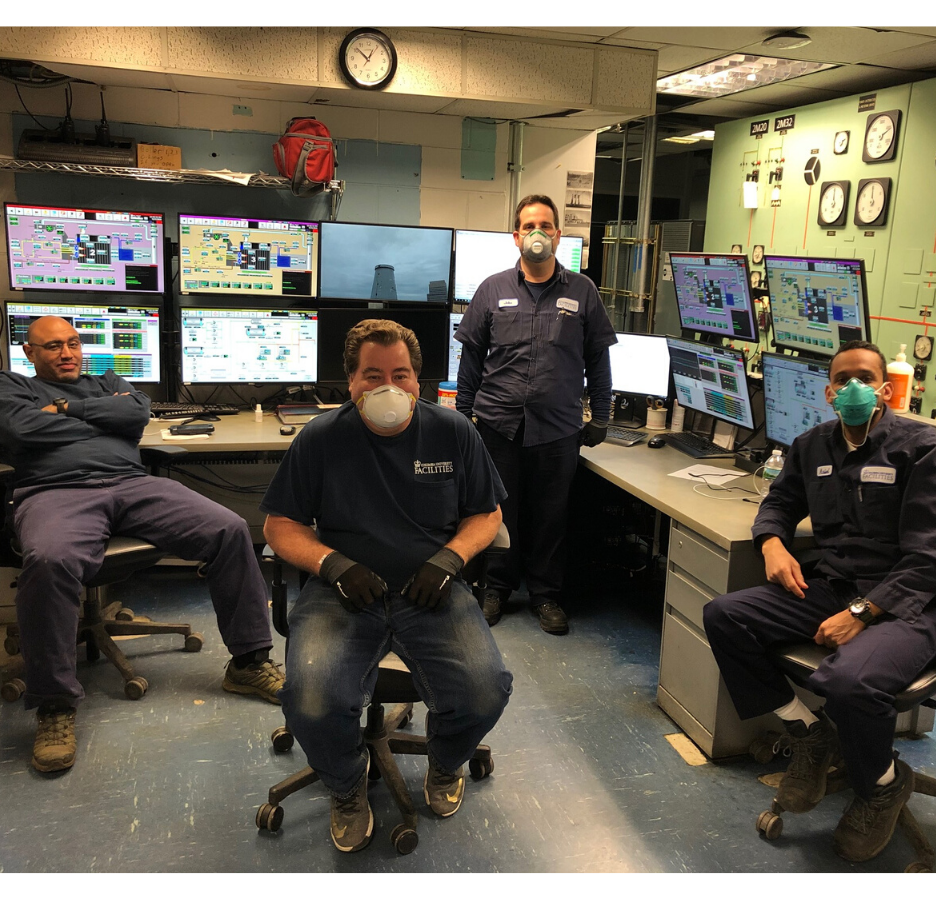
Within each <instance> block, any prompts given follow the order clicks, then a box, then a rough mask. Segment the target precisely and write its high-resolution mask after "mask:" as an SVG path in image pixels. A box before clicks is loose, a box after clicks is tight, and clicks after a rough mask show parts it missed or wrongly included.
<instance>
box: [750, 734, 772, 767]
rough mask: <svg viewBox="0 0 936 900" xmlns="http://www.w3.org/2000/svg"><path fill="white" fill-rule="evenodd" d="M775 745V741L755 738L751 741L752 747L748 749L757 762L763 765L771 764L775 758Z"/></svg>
mask: <svg viewBox="0 0 936 900" xmlns="http://www.w3.org/2000/svg"><path fill="white" fill-rule="evenodd" d="M774 743H775V741H771V740H768V739H766V738H754V740H753V741H751V746H750V747H748V753H750V754H751V757H752V758H753V760H754V761H755V762H759V763H761V765H763V764H765V763H769V762H770V761H771V760H772V759H773V758H774V749H773V748H774Z"/></svg>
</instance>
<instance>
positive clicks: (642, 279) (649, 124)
mask: <svg viewBox="0 0 936 900" xmlns="http://www.w3.org/2000/svg"><path fill="white" fill-rule="evenodd" d="M656 142H657V117H656V116H647V117H646V118H645V119H644V136H643V152H642V160H641V166H640V193H639V195H638V199H637V232H638V235H639V237H640V239H641V241H643V242H644V243H641V244H640V245H639V252H638V257H637V259H638V265H637V280H636V284H635V285H634V291H635V293H637V294H640V295H642V296H640V297H636V298H634V299H633V300H632V301H631V311H632V312H634V313H639V314H640V316H639V320H640V326H641V329H640V330H645V329H646V307H645V306H644V301H643V295H646V294H648V293H649V289H648V288H649V285H648V282H649V279H650V272H651V269H652V266H651V264H650V257H649V254H650V246H649V244H648V243H646V242H647V241H649V240H650V210H651V207H652V204H653V170H654V163H655V162H656ZM636 325H637V322H636V321H635V323H634V326H633V330H635V331H636V330H638V328H637V327H636Z"/></svg>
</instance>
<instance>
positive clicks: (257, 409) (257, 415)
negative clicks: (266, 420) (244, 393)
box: [254, 403, 263, 422]
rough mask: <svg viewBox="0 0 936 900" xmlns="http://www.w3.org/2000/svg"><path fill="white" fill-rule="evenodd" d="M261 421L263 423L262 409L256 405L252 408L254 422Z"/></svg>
mask: <svg viewBox="0 0 936 900" xmlns="http://www.w3.org/2000/svg"><path fill="white" fill-rule="evenodd" d="M262 421H263V407H262V406H261V405H260V404H259V403H258V404H257V405H256V406H255V407H254V422H262Z"/></svg>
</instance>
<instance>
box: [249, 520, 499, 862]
mask: <svg viewBox="0 0 936 900" xmlns="http://www.w3.org/2000/svg"><path fill="white" fill-rule="evenodd" d="M509 547H510V539H509V537H508V535H507V529H506V528H505V527H504V526H503V525H502V526H501V530H500V531H499V532H498V534H497V536H496V537H495V538H494V541H493V543H492V544H491V545H490V547H488V549H487V550H485V551H484V553H482V554H479V556H478V557H476V558H475V560H472V561H471V563H469V565H468V566H466V567H465V572H463V576H464V578H465V581H467V582H468V583H469V584H473V585H475V595H476V596H478V591H477V583H478V581H479V580H483V577H484V570H485V568H486V562H487V559H488V557H489V556H490V555H492V554H495V553H503V552H506V550H507V549H508V548H509ZM263 559H264V561H265V562H267V563H269V564H270V565H271V566H272V567H273V627H274V628H275V629H276V630H277V631H278V632H279V633H280V634H281V635H283V636H284V637H286V638H287V653H286V666H287V669H288V667H289V651H288V647H289V643H288V637H289V626H288V624H287V621H286V615H287V609H286V584H285V582H284V581H283V565H282V561H281V560H280V559H279V557H277V556H276V554H274V553H273V551H272V549H271V548H270V547H269V545H267V546H266V547H264V550H263ZM304 581H305V578H304V577H303V578H301V582H300V585H301V583H304ZM419 702H421V698H420V696H419V694H418V693H417V691H416V687H415V685H414V684H413V677H412V675H411V674H410V671H409V669H408V668H407V667H406V664H405V663H404V662H403V660H402V659H400V657H399V656H397V655H396V654H395V653H392V652H391V653H388V654H387V655H386V656H385V657H384V658H383V659H382V660H381V661H380V665H379V667H378V673H377V685H376V687H375V688H374V695H373V697H372V698H371V702H370V705H369V706H368V707H367V714H366V718H365V725H364V727H363V728H362V729H361V734H362V736H363V738H364V742H365V744H366V745H367V749H368V751H369V752H370V759H371V766H370V771H369V776H368V777H369V778H370V779H371V780H372V781H375V780H377V779H380V778H383V780H384V782H385V783H386V785H387V788H388V789H389V791H390V794H391V796H392V797H393V800H394V802H395V803H396V805H397V808H398V809H399V810H400V814H401V815H402V817H403V821H402V822H401V823H400V824H398V825H395V826H394V828H393V830H392V831H391V832H390V840H391V841H392V842H393V846H394V848H395V849H396V851H397V853H400V854H407V853H412V852H413V850H415V849H416V845H417V844H418V843H419V835H418V833H417V831H416V827H417V824H418V822H419V816H418V815H417V813H416V808H415V807H414V806H413V801H412V798H411V797H410V794H409V790H408V789H407V787H406V783H405V782H404V780H403V776H402V775H401V774H400V769H399V767H398V766H397V764H396V761H395V760H394V758H393V754H394V753H408V754H414V755H419V756H425V755H426V753H427V749H426V738H425V736H423V735H414V734H407V733H406V732H404V731H402V730H401V729H403V728H406V726H407V725H409V724H410V722H411V721H412V720H413V704H415V703H419ZM391 703H392V704H394V705H393V707H392V708H391V709H390V711H389V712H387V711H386V710H385V709H384V707H385V705H386V704H391ZM271 739H272V742H273V749H274V750H276V752H277V753H284V752H286V751H288V750H290V749H291V748H292V746H293V736H292V734H291V733H290V732H289V730H288V729H287V728H286V726H284V725H281V726H280V727H279V728H277V729H276V730H275V731H274V732H273V734H272V736H271ZM468 771H469V772H470V773H471V777H472V778H475V779H481V778H487V776H488V775H490V774H491V773H492V772H493V771H494V760H493V759H492V758H491V748H490V747H488V746H487V745H486V744H480V745H479V746H478V748H477V750H475V752H474V755H473V756H472V758H471V759H470V760H469V761H468ZM318 779H319V776H318V773H317V772H316V771H315V770H314V769H312V768H311V767H309V766H306V768H304V769H303V770H302V771H301V772H297V773H296V774H295V775H291V776H290V777H289V778H286V779H284V780H283V781H281V782H279V784H275V785H274V786H273V787H271V788H270V792H269V797H268V800H267V802H266V803H264V804H262V805H261V806H260V807H259V808H258V809H257V815H256V824H257V828H258V829H260V830H261V831H263V830H264V829H265V830H267V831H279V829H280V826H281V825H282V824H283V815H284V812H283V807H282V806H280V803H281V802H282V801H283V800H284V799H285V798H286V797H288V796H289V795H290V794H294V793H295V792H296V791H298V790H301V789H302V788H304V787H306V786H307V785H310V784H314V783H315V782H316V781H318Z"/></svg>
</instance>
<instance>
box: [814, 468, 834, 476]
mask: <svg viewBox="0 0 936 900" xmlns="http://www.w3.org/2000/svg"><path fill="white" fill-rule="evenodd" d="M831 474H832V466H819V468H818V469H816V477H817V478H826V477H827V476H829V475H831Z"/></svg>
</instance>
